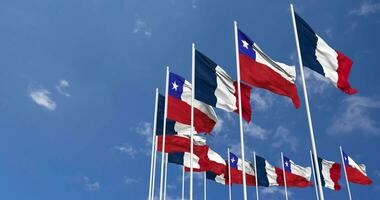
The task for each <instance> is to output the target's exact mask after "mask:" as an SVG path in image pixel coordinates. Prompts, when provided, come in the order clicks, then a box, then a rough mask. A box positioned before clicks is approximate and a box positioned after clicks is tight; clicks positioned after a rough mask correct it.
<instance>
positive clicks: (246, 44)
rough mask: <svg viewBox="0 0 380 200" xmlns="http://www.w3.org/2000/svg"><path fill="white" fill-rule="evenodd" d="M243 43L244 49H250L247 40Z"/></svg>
mask: <svg viewBox="0 0 380 200" xmlns="http://www.w3.org/2000/svg"><path fill="white" fill-rule="evenodd" d="M241 42H242V43H243V46H244V48H246V49H248V45H249V43H248V42H247V41H245V40H241Z"/></svg>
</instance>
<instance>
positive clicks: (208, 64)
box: [195, 50, 218, 107]
mask: <svg viewBox="0 0 380 200" xmlns="http://www.w3.org/2000/svg"><path fill="white" fill-rule="evenodd" d="M216 66H217V64H216V63H215V62H213V61H212V60H211V59H209V58H208V57H207V56H205V55H204V54H202V53H201V52H199V51H197V50H195V99H197V100H199V101H202V102H204V103H206V104H208V105H210V106H213V107H215V106H216V102H217V99H216V96H215V90H216V88H217V87H218V83H217V81H216V70H215V68H216Z"/></svg>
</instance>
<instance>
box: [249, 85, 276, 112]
mask: <svg viewBox="0 0 380 200" xmlns="http://www.w3.org/2000/svg"><path fill="white" fill-rule="evenodd" d="M274 98H275V97H274V95H273V94H270V93H269V92H267V91H262V90H260V91H259V90H254V92H253V93H252V98H251V103H252V102H253V106H252V107H253V110H257V111H265V110H268V109H269V108H270V107H272V105H273V102H274V100H275V99H274Z"/></svg>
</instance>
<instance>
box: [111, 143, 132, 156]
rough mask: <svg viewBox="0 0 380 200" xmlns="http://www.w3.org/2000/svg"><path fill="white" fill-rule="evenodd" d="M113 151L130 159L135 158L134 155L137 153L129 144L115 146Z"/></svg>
mask: <svg viewBox="0 0 380 200" xmlns="http://www.w3.org/2000/svg"><path fill="white" fill-rule="evenodd" d="M115 149H116V150H117V151H119V152H120V153H123V154H126V155H128V156H129V157H131V158H135V156H136V154H137V153H138V151H137V150H135V149H134V148H133V147H132V146H131V145H129V144H123V145H119V146H115Z"/></svg>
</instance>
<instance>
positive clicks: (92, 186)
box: [83, 176, 100, 191]
mask: <svg viewBox="0 0 380 200" xmlns="http://www.w3.org/2000/svg"><path fill="white" fill-rule="evenodd" d="M83 181H84V186H85V189H86V190H88V191H97V190H99V189H100V183H99V182H98V181H92V180H91V179H90V178H88V177H87V176H85V177H83Z"/></svg>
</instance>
